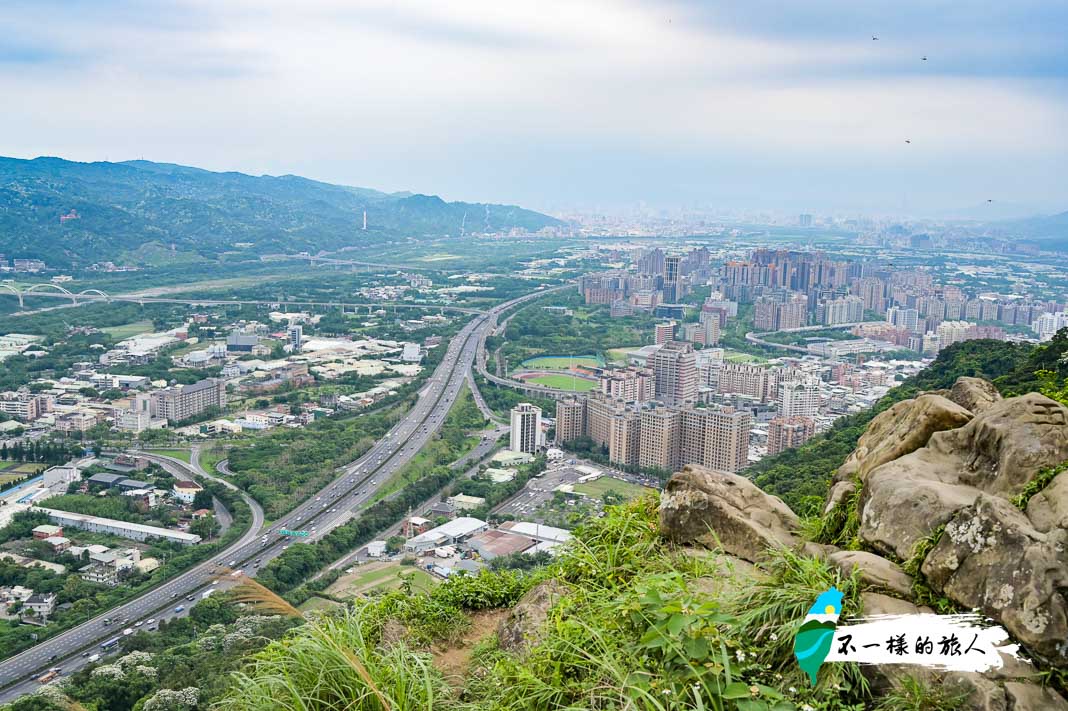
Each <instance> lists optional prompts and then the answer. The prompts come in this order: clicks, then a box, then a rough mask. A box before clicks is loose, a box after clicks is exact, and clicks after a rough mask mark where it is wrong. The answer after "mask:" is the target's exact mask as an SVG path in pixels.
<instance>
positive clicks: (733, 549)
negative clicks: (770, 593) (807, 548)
mask: <svg viewBox="0 0 1068 711" xmlns="http://www.w3.org/2000/svg"><path fill="white" fill-rule="evenodd" d="M798 523H799V521H798V518H797V515H796V514H794V512H793V511H791V510H790V508H789V507H788V506H787V505H786V504H784V503H783V502H782V500H781V499H779V498H778V497H776V496H771V495H769V494H766V493H764V492H763V491H761V490H760V488H759V487H757V486H756V484H754V483H753V482H751V481H749V480H748V479H746V478H745V477H741V476H738V475H737V474H731V473H729V472H722V471H716V470H713V469H705V468H704V467H698V466H693V465H690V466H687V467H686V468H684V469H683V470H682V471H680V472H678V473H676V474H675V475H674V476H672V477H671V479H669V480H668V483H667V486H666V487H665V488H664V492H663V493H662V494H661V496H660V532H661V533H662V534H663V535H664V536H665V537H666V538H668V539H669V540H671V541H673V542H675V543H680V544H683V545H692V544H695V543H696V544H700V545H702V546H705V547H706V548H713V549H716V548H722V550H723V551H724V552H726V553H729V554H731V555H735V556H738V557H739V558H743V559H744V560H748V561H751V562H753V561H756V560H759V559H760V558H762V557H764V554H765V552H766V551H767V549H768V548H772V547H776V546H793V545H795V544H796V543H797V539H796V537H795V536H794V531H795V530H796V529H797V526H798Z"/></svg>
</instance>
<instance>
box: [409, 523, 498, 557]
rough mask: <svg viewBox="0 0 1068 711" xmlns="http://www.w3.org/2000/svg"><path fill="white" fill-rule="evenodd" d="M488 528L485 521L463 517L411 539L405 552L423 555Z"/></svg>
mask: <svg viewBox="0 0 1068 711" xmlns="http://www.w3.org/2000/svg"><path fill="white" fill-rule="evenodd" d="M488 528H489V526H488V525H487V524H486V522H485V521H480V520H479V519H477V518H471V517H469V516H461V517H459V518H456V519H453V520H452V521H449V522H448V523H444V524H442V525H440V526H438V527H437V528H432V529H430V530H429V531H426V532H425V533H420V534H419V535H418V536H416V537H415V538H411V539H409V540H408V541H407V542H405V544H404V550H406V551H408V552H409V553H422V552H424V551H428V550H432V549H434V548H438V547H439V546H445V545H450V544H454V543H460V542H462V541H465V540H467V539H468V538H470V537H471V536H473V535H475V534H476V533H481V532H482V531H485V530H486V529H488Z"/></svg>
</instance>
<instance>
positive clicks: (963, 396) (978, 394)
mask: <svg viewBox="0 0 1068 711" xmlns="http://www.w3.org/2000/svg"><path fill="white" fill-rule="evenodd" d="M949 399H950V400H952V401H953V402H955V403H957V404H958V405H960V406H961V407H963V408H964V409H965V410H968V411H969V412H971V413H972V414H974V415H978V414H979V413H980V412H983V411H984V410H986V409H987V408H989V407H990V406H991V405H993V404H994V403H996V402H999V401H1000V400H1001V399H1002V398H1001V393H999V392H998V389H997V388H996V387H994V384H993V383H992V382H990V381H989V380H983V379H982V378H969V377H967V376H962V377H960V378H957V382H955V383H953V388H952V389H951V390H950V391H949Z"/></svg>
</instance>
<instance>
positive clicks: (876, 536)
mask: <svg viewBox="0 0 1068 711" xmlns="http://www.w3.org/2000/svg"><path fill="white" fill-rule="evenodd" d="M925 451H926V450H920V452H916V453H913V454H910V455H908V456H906V457H902V458H901V459H899V460H897V461H895V462H890V463H889V464H884V465H883V466H881V467H879V468H878V469H876V470H875V471H874V472H872V473H871V474H870V475H869V476H868V481H867V483H866V484H865V486H864V496H863V499H864V500H863V501H862V504H861V512H860V538H861V540H863V541H864V542H865V543H867V544H868V545H870V546H872V547H873V548H875V549H877V550H880V551H883V552H884V553H890V554H893V555H895V556H897V557H898V558H899V559H900V560H908V558H909V557H911V556H912V551H913V548H914V547H915V545H916V544H917V543H918V542H919V541H920V540H921V539H923V538H926V537H927V536H928V535H930V533H931V531H933V530H934V529H935V528H937V527H938V526H941V525H942V524H944V523H946V522H948V521H949V520H950V518H952V517H953V514H955V513H956V512H957V511H958V510H960V509H962V508H964V507H965V506H968V505H970V504H971V503H972V502H973V501H975V498H976V497H977V496H978V495H979V493H980V492H979V491H978V490H976V489H973V488H972V487H970V486H958V485H955V484H947V483H942V482H941V481H939V480H937V479H930V478H928V474H929V469H928V468H927V466H928V462H927V461H926V457H924V456H923V454H921V452H925Z"/></svg>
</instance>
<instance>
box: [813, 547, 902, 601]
mask: <svg viewBox="0 0 1068 711" xmlns="http://www.w3.org/2000/svg"><path fill="white" fill-rule="evenodd" d="M827 560H828V561H830V562H831V564H832V565H834V566H835V567H836V568H838V569H839V570H840V571H842V575H851V574H852V573H853V571H854V570H857V571H858V574H859V575H860V581H861V582H862V583H863V584H864V586H865V587H868V588H875V589H877V590H887V591H889V592H892V593H894V594H895V595H900V596H901V597H909V596H910V595H911V594H912V576H911V575H908V574H907V573H905V571H903V570H902V569H901V566H900V565H898V564H897V563H894V562H893V561H890V560H887V559H886V558H883V557H882V556H878V555H875V554H874V553H868V552H865V551H835V552H834V553H831V554H830V555H828V556H827Z"/></svg>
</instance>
